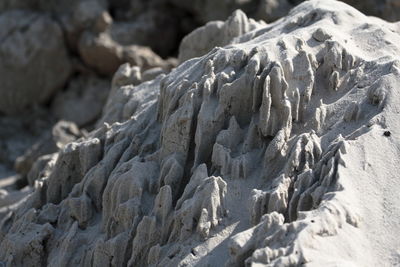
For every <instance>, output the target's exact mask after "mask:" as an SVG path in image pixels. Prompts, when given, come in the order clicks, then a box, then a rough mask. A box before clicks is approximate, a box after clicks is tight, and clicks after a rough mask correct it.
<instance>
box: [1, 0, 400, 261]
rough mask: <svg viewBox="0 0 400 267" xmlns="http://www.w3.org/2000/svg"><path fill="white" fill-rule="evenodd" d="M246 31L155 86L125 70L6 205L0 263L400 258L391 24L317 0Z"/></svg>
mask: <svg viewBox="0 0 400 267" xmlns="http://www.w3.org/2000/svg"><path fill="white" fill-rule="evenodd" d="M238 14H240V13H236V14H234V15H233V16H232V18H235V17H237V16H238ZM240 16H242V15H240ZM240 16H239V17H240ZM227 23H228V24H229V21H228V22H225V24H224V25H227ZM248 23H249V22H248V21H247V19H243V23H242V24H239V25H247V26H248ZM251 23H252V22H250V24H251ZM215 25H218V24H215ZM219 25H222V24H219ZM247 26H245V27H244V28H239V29H240V31H238V30H237V28H236V29H233V30H234V31H235V34H234V35H231V36H232V37H236V38H235V39H234V41H232V40H226V39H224V41H221V45H225V44H229V45H228V46H225V47H222V48H221V47H217V48H214V49H212V50H211V51H210V52H208V53H207V54H206V55H204V56H201V57H198V58H196V59H191V60H188V61H185V62H183V63H182V64H181V65H179V66H178V67H177V68H176V69H174V70H172V72H170V73H168V74H162V73H161V72H162V70H161V71H160V70H159V69H158V70H155V71H154V73H161V74H160V75H158V76H157V77H155V79H153V80H150V81H145V80H146V78H144V77H154V76H156V75H152V74H151V73H150V74H149V73H148V74H147V75H143V76H142V74H141V72H140V70H139V69H138V68H137V67H134V66H133V67H132V66H130V65H129V64H126V65H123V66H121V67H120V68H119V70H118V71H117V73H116V74H115V76H114V78H113V82H112V89H111V92H110V96H109V99H108V100H107V104H106V106H105V108H104V111H103V116H102V118H101V119H100V122H99V124H98V127H97V128H96V129H95V130H94V131H92V132H90V133H89V134H88V135H87V136H86V137H85V138H82V139H79V140H76V141H75V142H72V143H69V144H67V145H65V146H64V148H63V149H62V150H61V152H59V153H58V154H56V155H53V156H50V157H48V158H42V160H41V161H39V162H37V163H35V166H34V170H35V171H34V172H32V173H31V176H30V178H29V182H30V183H32V184H34V190H33V192H31V193H29V195H28V196H27V197H25V198H24V199H22V200H21V201H20V202H18V203H16V204H14V205H13V206H11V207H8V208H7V213H6V212H3V213H0V214H3V216H4V218H3V220H2V222H1V224H0V260H1V261H2V262H4V263H6V264H7V265H9V266H39V265H46V266H107V265H111V266H126V265H127V266H194V265H197V266H223V265H225V266H243V265H246V266H259V265H266V266H299V265H304V264H309V265H312V266H323V265H327V264H328V265H329V264H332V263H334V264H337V265H342V266H365V265H375V264H378V263H380V264H386V265H395V264H396V263H398V262H399V258H400V256H399V253H398V251H396V248H398V247H399V241H398V240H397V238H396V237H394V236H393V233H396V232H399V231H400V229H399V224H398V220H399V217H400V210H399V208H398V207H399V206H398V205H397V204H398V203H400V201H399V198H398V190H399V189H400V183H399V181H398V179H396V173H395V171H394V170H396V169H397V168H398V164H399V163H400V162H399V161H400V160H399V157H398V155H399V151H400V148H399V141H400V140H399V134H398V132H397V130H396V129H398V128H399V126H400V124H399V118H398V106H399V100H398V99H399V96H400V95H399V92H398V86H399V84H400V81H399V77H400V61H399V58H398V55H399V52H400V47H399V45H398V44H399V43H400V26H399V24H398V23H387V22H384V21H382V20H378V19H374V18H369V17H366V16H365V15H363V14H361V13H360V12H358V11H357V10H355V9H353V8H351V7H350V6H347V5H345V4H343V3H340V2H336V1H323V0H312V1H307V2H305V3H303V4H301V5H299V6H297V7H296V8H295V9H293V10H292V11H291V12H290V13H289V15H288V16H287V17H285V18H283V19H281V20H279V21H277V22H275V23H273V24H267V25H258V24H257V26H256V27H254V28H251V27H250V28H247ZM207 27H210V26H205V28H202V29H200V30H198V31H197V32H195V33H193V34H192V35H191V36H189V37H188V39H190V38H195V37H193V36H195V35H196V34H205V32H207V31H208V28H207ZM223 27H225V26H221V27H220V28H219V29H223ZM222 32H223V30H222ZM205 35H208V34H205ZM182 47H185V46H182ZM182 49H183V51H181V53H184V54H190V52H188V51H184V49H185V48H182ZM187 49H192V48H191V46H188V48H187ZM202 49H204V50H202V53H203V51H204V52H207V50H208V49H209V48H208V47H206V46H204V48H202ZM196 53H197V52H196ZM141 81H145V82H142V83H140V82H141ZM388 131H390V132H391V134H384V133H386V132H388ZM388 159H391V160H388ZM35 173H36V175H37V177H32V176H34V174H35ZM1 196H2V195H0V197H1ZM396 203H397V204H396ZM382 206H383V207H384V208H382ZM382 225H383V226H382Z"/></svg>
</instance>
